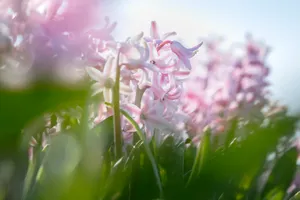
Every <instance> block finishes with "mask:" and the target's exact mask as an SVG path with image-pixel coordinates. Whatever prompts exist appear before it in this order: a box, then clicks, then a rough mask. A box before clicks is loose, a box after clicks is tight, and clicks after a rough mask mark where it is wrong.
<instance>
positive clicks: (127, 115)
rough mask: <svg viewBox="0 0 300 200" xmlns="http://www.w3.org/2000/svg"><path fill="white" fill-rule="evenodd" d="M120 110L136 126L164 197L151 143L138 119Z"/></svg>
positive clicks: (161, 195) (108, 104) (161, 194)
mask: <svg viewBox="0 0 300 200" xmlns="http://www.w3.org/2000/svg"><path fill="white" fill-rule="evenodd" d="M105 104H106V105H107V106H110V107H111V106H112V105H111V104H110V103H105ZM120 112H121V113H122V115H124V116H125V117H126V119H127V120H128V122H130V123H131V125H132V126H133V127H134V128H135V130H136V132H137V134H138V136H139V137H140V139H141V140H142V141H143V144H144V147H145V151H146V153H147V155H148V158H149V160H150V162H151V165H152V168H153V172H154V175H155V178H156V181H157V185H158V188H159V191H160V197H161V198H163V189H162V183H161V178H160V174H159V170H158V167H157V164H156V162H155V158H154V156H153V154H152V152H151V149H150V147H149V144H148V142H147V140H146V137H145V135H144V134H143V132H142V130H141V129H140V127H139V125H138V124H137V123H136V121H134V119H133V118H132V117H131V116H130V115H129V114H128V113H127V112H126V111H125V110H122V109H120Z"/></svg>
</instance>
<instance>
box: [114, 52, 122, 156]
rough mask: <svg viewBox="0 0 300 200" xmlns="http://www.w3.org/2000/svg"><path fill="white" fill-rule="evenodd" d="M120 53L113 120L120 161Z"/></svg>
mask: <svg viewBox="0 0 300 200" xmlns="http://www.w3.org/2000/svg"><path fill="white" fill-rule="evenodd" d="M119 60H120V51H119V52H118V55H117V69H116V81H115V85H114V88H113V111H114V115H113V120H114V143H115V157H116V159H117V160H118V159H120V158H121V157H122V130H121V118H120V69H121V67H120V66H119Z"/></svg>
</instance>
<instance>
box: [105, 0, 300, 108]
mask: <svg viewBox="0 0 300 200" xmlns="http://www.w3.org/2000/svg"><path fill="white" fill-rule="evenodd" d="M299 10H300V1H298V0H286V1H279V0H275V1H274V0H273V1H272V0H264V1H260V0H251V1H249V0H226V1H220V0H210V1H203V0H176V1H174V0H173V1H172V0H125V1H117V2H114V3H112V4H111V5H110V6H108V9H106V12H107V13H106V14H107V15H108V16H109V17H110V18H112V19H113V20H116V21H118V26H117V29H116V31H115V33H117V35H116V38H117V39H125V38H126V37H128V36H129V35H135V34H137V33H139V32H140V31H144V32H145V33H146V34H149V33H148V32H149V25H150V21H151V20H156V21H157V22H158V24H159V28H160V30H161V31H163V32H164V31H173V30H174V31H176V32H177V33H178V35H180V36H181V38H184V43H186V44H187V45H193V44H195V42H197V41H198V40H199V37H201V36H210V35H221V36H224V37H225V39H226V40H228V41H232V42H242V41H244V36H245V34H246V33H247V32H250V33H252V34H253V36H254V37H255V38H256V39H259V40H262V41H265V42H266V43H267V44H268V45H270V46H271V47H272V52H271V54H270V56H269V60H268V62H269V64H270V66H271V75H270V78H269V81H270V82H271V84H272V86H271V92H272V96H273V99H274V100H280V102H281V103H284V104H287V105H288V106H289V107H290V111H291V112H300V89H299V87H300V72H299V71H300V53H299V46H300V39H299V37H300V11H299Z"/></svg>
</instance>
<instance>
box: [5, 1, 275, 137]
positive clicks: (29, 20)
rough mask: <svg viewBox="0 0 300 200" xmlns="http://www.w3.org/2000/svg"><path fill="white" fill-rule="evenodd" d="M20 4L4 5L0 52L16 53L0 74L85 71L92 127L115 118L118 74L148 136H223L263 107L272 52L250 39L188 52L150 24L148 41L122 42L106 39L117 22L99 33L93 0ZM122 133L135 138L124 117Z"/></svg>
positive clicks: (126, 102)
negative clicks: (94, 99) (93, 106)
mask: <svg viewBox="0 0 300 200" xmlns="http://www.w3.org/2000/svg"><path fill="white" fill-rule="evenodd" d="M5 2H6V4H5ZM7 2H8V3H7ZM21 2H22V3H19V1H17V0H16V1H4V3H3V5H4V6H5V7H6V8H10V9H7V12H6V13H5V14H4V15H2V16H1V17H2V21H3V23H2V25H1V27H0V28H1V30H0V51H1V52H2V51H3V52H4V50H5V49H8V47H9V46H12V47H13V48H12V49H13V50H12V51H10V54H9V56H8V55H6V61H5V62H4V64H3V63H2V66H1V70H2V72H4V71H7V70H11V69H12V68H15V69H17V71H20V70H21V69H25V71H26V70H27V71H28V70H29V71H30V70H31V69H33V70H31V72H34V73H37V72H40V71H41V70H42V71H45V70H46V71H49V70H50V69H51V70H53V69H55V70H59V71H60V70H61V69H62V68H63V69H65V70H67V72H68V73H65V74H70V70H72V69H73V68H72V67H70V66H75V67H76V69H77V70H78V69H79V70H80V71H81V72H83V73H84V74H86V73H85V72H87V74H88V75H89V76H90V78H91V79H92V80H93V81H94V83H93V85H92V90H93V95H97V94H99V93H102V94H103V99H104V101H103V102H101V103H100V105H99V108H98V111H97V116H96V118H95V120H94V122H95V123H99V122H101V121H102V120H104V119H105V118H107V117H108V116H110V115H112V114H113V111H112V109H111V108H109V107H107V106H106V104H105V103H112V91H113V88H114V85H115V81H116V71H117V69H120V104H121V108H122V109H124V110H126V111H128V112H129V113H130V114H131V115H132V116H133V117H134V119H135V120H136V122H137V123H138V124H139V125H140V127H141V128H143V130H144V131H145V133H146V134H147V135H149V136H151V135H153V133H154V132H159V133H178V134H189V135H191V136H193V137H194V136H196V135H198V136H199V135H200V136H201V133H203V130H204V129H205V127H210V128H211V130H212V131H213V133H220V132H223V131H224V130H225V129H226V128H228V127H226V125H227V124H228V123H227V122H228V120H230V119H232V118H235V117H239V118H241V117H242V118H244V119H248V118H249V117H253V115H257V114H260V113H261V111H262V108H263V107H264V106H265V105H266V103H267V99H266V96H267V92H268V91H267V90H266V86H268V83H267V81H266V77H267V75H268V73H269V68H268V67H267V66H266V64H265V63H266V56H267V54H268V52H269V49H268V47H266V46H265V45H263V44H260V43H258V42H256V41H253V40H252V38H251V37H248V38H247V42H246V44H242V45H235V46H232V47H231V48H230V49H229V50H226V51H225V52H224V51H222V50H220V49H219V48H218V47H219V46H220V45H219V43H218V41H217V40H213V41H211V40H208V39H207V40H206V39H204V40H203V41H202V42H201V43H199V44H197V45H195V46H194V47H190V48H188V47H186V46H185V45H183V44H182V43H181V42H179V41H177V40H172V39H171V38H172V36H175V35H176V33H175V32H169V33H165V34H161V33H159V31H158V28H157V24H156V22H151V28H150V34H149V35H144V33H140V34H138V35H136V36H133V37H129V38H128V39H127V40H126V41H124V42H119V41H116V40H115V39H114V38H113V37H112V35H111V33H112V31H113V30H114V28H115V27H116V23H110V21H109V19H108V18H105V22H106V24H105V26H104V27H101V28H98V26H97V25H98V24H97V23H98V22H99V16H98V15H97V12H99V11H97V9H99V5H100V4H97V3H96V1H79V0H75V1H74V0H73V1H72V0H55V1H39V0H36V1H32V0H31V1H29V0H28V1H25V0H24V1H21ZM3 5H0V8H1V6H3ZM2 10H3V9H2ZM85 10H89V12H88V13H87V12H85ZM202 44H203V46H202ZM201 46H202V47H201ZM201 50H202V51H203V52H201ZM197 52H199V53H198V54H197ZM200 52H201V53H200ZM196 54H197V55H196ZM8 58H10V59H8ZM11 66H13V67H11ZM66 66H67V67H68V68H66ZM198 69H201V70H202V72H198ZM35 77H38V76H35ZM255 117H257V116H255ZM122 131H123V133H124V137H125V138H131V135H132V133H133V132H135V130H134V128H133V127H132V126H131V125H130V124H129V123H128V122H127V121H126V120H125V119H122Z"/></svg>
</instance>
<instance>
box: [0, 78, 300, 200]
mask: <svg viewBox="0 0 300 200" xmlns="http://www.w3.org/2000/svg"><path fill="white" fill-rule="evenodd" d="M87 91H88V90H87V89H86V88H85V87H80V88H78V87H77V88H68V87H65V86H60V85H55V84H52V83H51V84H50V83H40V82H39V83H36V84H34V85H33V86H32V87H30V88H27V89H25V90H19V91H12V90H6V89H4V88H1V89H0V97H1V100H0V111H1V113H0V119H1V120H0V167H1V170H0V171H1V172H0V189H1V190H0V199H1V198H2V199H6V200H9V199H11V200H19V199H24V200H53V199H56V200H68V199H70V200H71V199H72V200H73V199H86V200H88V199H99V200H100V199H105V200H106V199H126V200H128V199H131V200H134V199H139V200H140V199H143V200H148V199H149V200H150V199H151V200H153V199H170V200H174V199H191V200H193V199H209V200H210V199H211V200H221V199H228V200H234V199H236V200H242V199H254V200H258V199H266V200H275V199H299V197H298V196H299V194H298V193H297V192H296V191H293V193H292V194H291V193H288V192H287V190H288V188H289V187H290V185H291V183H292V181H293V179H294V176H295V173H296V171H297V164H296V161H297V157H298V152H297V149H296V147H293V146H292V145H291V143H290V141H291V139H292V138H293V136H294V133H295V130H296V124H297V122H298V119H297V118H296V117H290V116H286V115H281V116H276V117H275V118H272V119H269V118H266V119H264V120H262V121H257V120H256V121H253V122H252V121H250V122H247V123H245V122H241V121H238V120H237V119H233V120H232V121H231V123H232V126H231V128H230V129H229V130H228V131H227V132H226V133H224V135H225V136H226V137H225V140H224V142H223V143H222V142H220V140H219V139H220V138H218V137H219V136H215V135H212V134H211V133H210V131H209V130H207V132H206V134H205V135H204V137H203V138H202V141H201V143H200V146H199V147H197V146H196V145H194V144H193V143H191V140H186V141H183V140H181V139H178V138H177V137H175V136H173V135H167V136H165V137H164V139H163V140H162V141H159V142H158V141H157V140H156V139H155V137H153V138H152V140H151V141H150V143H148V144H147V145H149V146H150V149H151V152H152V154H153V155H154V158H155V162H156V166H157V167H158V170H159V176H160V181H161V184H162V187H163V196H162V195H161V191H160V190H159V187H158V184H157V178H156V177H155V174H154V171H153V165H152V163H151V161H150V159H149V153H147V151H146V148H145V147H146V146H145V141H144V140H141V139H140V137H138V136H137V135H136V134H135V135H134V141H135V142H134V143H133V144H124V147H123V157H122V158H121V159H119V160H115V159H114V158H115V156H114V150H113V149H114V140H113V119H112V117H109V118H107V119H106V120H104V121H103V122H102V123H100V124H98V125H97V126H95V127H91V126H90V120H89V116H88V109H89V106H88V103H89V101H90V100H89V99H88V98H87V96H88V92H87ZM46 113H51V116H50V124H49V123H48V125H45V124H46V122H45V120H44V117H43V116H44V115H45V114H46ZM59 121H60V122H59ZM58 123H60V124H61V129H60V132H59V133H52V132H51V131H50V130H51V128H52V127H54V126H56V125H57V124H58ZM21 130H22V131H21ZM241 130H242V131H243V132H245V133H246V134H245V135H244V136H243V137H238V134H237V133H238V132H239V131H241ZM31 137H34V138H35V143H36V144H35V145H34V147H33V154H32V159H29V157H28V148H29V141H30V138H31ZM43 137H47V138H48V139H47V141H48V143H49V145H45V144H43ZM216 141H217V143H218V144H217V145H216ZM270 155H275V156H273V158H270ZM5 167H6V168H5ZM4 169H6V171H5V170H4ZM7 169H11V170H10V171H11V173H10V174H11V175H10V176H8V177H6V178H5V177H4V176H3V173H4V172H5V173H8V171H9V170H7Z"/></svg>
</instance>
